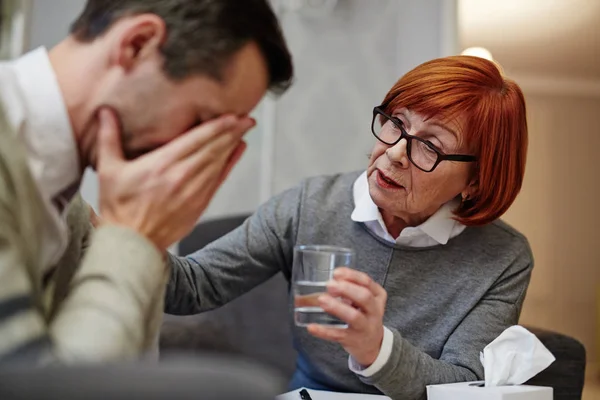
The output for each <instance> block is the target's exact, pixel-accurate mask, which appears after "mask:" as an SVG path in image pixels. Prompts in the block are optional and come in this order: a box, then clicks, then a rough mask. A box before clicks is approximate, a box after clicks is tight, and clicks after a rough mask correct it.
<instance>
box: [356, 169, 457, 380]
mask: <svg viewBox="0 0 600 400" xmlns="http://www.w3.org/2000/svg"><path fill="white" fill-rule="evenodd" d="M353 195H354V211H353V212H352V216H351V218H352V220H353V221H355V222H362V223H364V224H365V226H366V227H367V229H369V230H370V231H371V232H373V233H374V234H375V235H377V236H378V237H380V238H382V239H384V240H386V241H388V242H389V243H393V244H399V245H404V246H410V247H429V246H435V245H439V244H441V245H444V244H446V243H448V241H449V240H450V239H452V238H453V237H455V236H458V235H459V234H460V233H462V231H464V229H465V228H466V226H465V225H463V224H461V223H459V222H457V221H455V220H454V219H452V217H453V213H452V210H454V209H455V208H456V207H457V206H458V204H457V203H456V201H451V202H448V203H446V204H444V205H443V206H442V207H440V209H439V210H438V211H437V212H436V213H435V214H433V215H432V216H431V217H429V219H427V220H426V221H425V222H423V223H422V224H421V225H419V226H415V227H407V228H404V229H403V230H402V232H400V236H398V237H397V238H394V237H392V235H390V233H389V232H388V230H387V228H386V226H385V223H384V222H383V218H382V216H381V213H380V212H379V208H378V207H377V205H376V204H375V203H374V202H373V199H372V198H371V195H370V193H369V183H368V181H367V173H366V172H364V173H362V174H361V175H360V176H359V177H358V179H356V181H355V182H354V187H353ZM393 341H394V336H393V334H392V331H390V330H389V329H388V328H387V327H385V326H384V327H383V341H382V342H381V348H380V349H379V355H378V356H377V358H376V359H375V362H373V364H371V365H370V366H369V367H367V368H363V367H362V366H361V365H359V364H358V363H357V362H356V361H355V360H354V359H353V358H352V357H351V356H350V357H349V358H348V367H349V368H350V370H351V371H352V372H354V373H356V374H358V375H362V376H365V377H369V376H372V375H375V373H377V372H378V371H379V370H381V368H382V367H383V366H384V365H385V364H386V363H387V362H388V360H389V358H390V355H391V354H392V348H393V344H394V342H393Z"/></svg>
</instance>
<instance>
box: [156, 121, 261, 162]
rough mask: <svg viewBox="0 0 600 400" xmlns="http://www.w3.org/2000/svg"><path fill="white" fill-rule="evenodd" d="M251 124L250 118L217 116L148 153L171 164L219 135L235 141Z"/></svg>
mask: <svg viewBox="0 0 600 400" xmlns="http://www.w3.org/2000/svg"><path fill="white" fill-rule="evenodd" d="M253 126H254V120H252V119H251V118H242V119H239V118H238V117H236V116H232V115H230V116H226V117H221V118H217V119H214V120H211V121H208V122H206V123H204V124H202V125H200V126H198V127H196V128H194V129H192V130H190V131H188V132H186V133H184V134H183V135H181V136H179V137H177V138H175V139H173V140H172V141H171V142H169V143H167V144H166V145H164V146H163V147H162V148H160V149H158V150H155V151H154V152H152V153H150V154H148V155H149V156H151V157H155V158H157V159H160V160H161V162H164V163H166V164H172V163H175V162H177V161H179V160H183V159H185V158H187V157H189V156H191V155H193V154H194V153H196V152H198V150H199V149H202V148H203V147H205V146H208V145H210V144H211V143H212V142H213V141H215V140H217V139H218V138H219V137H220V136H223V135H227V138H228V139H229V140H230V141H232V142H236V141H238V140H240V139H241V137H242V136H243V135H244V134H245V133H246V132H247V131H248V130H249V129H250V128H252V127H253Z"/></svg>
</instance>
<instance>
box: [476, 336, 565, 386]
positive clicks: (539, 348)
mask: <svg viewBox="0 0 600 400" xmlns="http://www.w3.org/2000/svg"><path fill="white" fill-rule="evenodd" d="M480 360H481V363H482V364H483V369H484V372H485V386H486V387H487V386H503V385H520V384H522V383H524V382H526V381H528V380H529V379H531V378H533V377H534V376H535V375H537V374H539V373H540V372H541V371H543V370H545V369H546V368H548V367H549V366H550V364H552V363H553V362H554V360H556V358H555V357H554V356H553V355H552V353H550V351H549V350H548V349H547V348H546V347H545V346H544V345H543V344H542V342H540V340H539V339H538V338H537V337H536V336H535V335H534V334H533V333H531V332H529V331H528V330H527V329H525V328H523V327H522V326H519V325H515V326H511V327H510V328H508V329H506V330H505V331H504V332H502V333H501V334H500V336H498V337H497V338H496V339H494V341H493V342H492V343H490V344H488V345H487V346H486V347H485V348H484V349H483V352H482V353H481V354H480Z"/></svg>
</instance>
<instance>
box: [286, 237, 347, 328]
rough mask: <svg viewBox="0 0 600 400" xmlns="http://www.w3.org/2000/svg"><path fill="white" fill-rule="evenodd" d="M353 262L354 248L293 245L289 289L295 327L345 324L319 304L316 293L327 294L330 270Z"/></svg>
mask: <svg viewBox="0 0 600 400" xmlns="http://www.w3.org/2000/svg"><path fill="white" fill-rule="evenodd" d="M353 265H354V251H353V250H352V249H347V248H343V247H336V246H325V245H310V246H296V247H295V248H294V263H293V268H292V289H293V293H294V321H295V323H296V326H307V325H309V324H320V325H327V326H330V327H336V328H347V327H348V324H347V323H345V322H344V321H341V320H340V319H338V318H336V317H334V316H332V315H329V314H327V313H326V312H325V311H323V309H322V308H321V306H320V305H319V300H318V298H319V296H321V295H322V294H325V293H327V281H329V280H331V279H332V278H333V270H334V269H336V268H338V267H350V268H352V267H353Z"/></svg>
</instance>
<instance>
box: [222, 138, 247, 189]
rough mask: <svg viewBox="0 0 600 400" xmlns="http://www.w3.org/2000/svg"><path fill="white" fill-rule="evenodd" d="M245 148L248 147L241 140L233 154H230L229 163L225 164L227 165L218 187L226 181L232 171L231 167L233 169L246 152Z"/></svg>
mask: <svg viewBox="0 0 600 400" xmlns="http://www.w3.org/2000/svg"><path fill="white" fill-rule="evenodd" d="M247 147H248V145H247V144H246V142H244V141H243V140H242V141H241V142H240V144H238V146H237V147H236V148H235V150H233V154H231V156H230V157H229V161H228V162H227V165H226V166H225V170H224V171H223V173H222V174H221V178H220V182H219V186H220V185H222V184H223V182H225V180H226V179H227V177H228V176H229V174H230V173H231V171H232V170H233V167H235V166H236V165H237V163H238V161H240V159H241V158H242V156H243V155H244V153H245V152H246V148H247Z"/></svg>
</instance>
